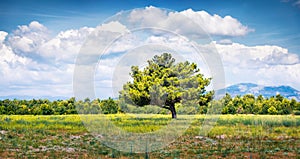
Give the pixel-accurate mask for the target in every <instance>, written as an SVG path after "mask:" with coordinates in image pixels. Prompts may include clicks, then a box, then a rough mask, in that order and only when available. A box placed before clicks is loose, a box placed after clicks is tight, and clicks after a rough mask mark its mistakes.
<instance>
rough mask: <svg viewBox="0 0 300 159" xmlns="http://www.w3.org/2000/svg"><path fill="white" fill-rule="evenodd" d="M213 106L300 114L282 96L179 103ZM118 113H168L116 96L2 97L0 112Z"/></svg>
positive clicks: (181, 108)
mask: <svg viewBox="0 0 300 159" xmlns="http://www.w3.org/2000/svg"><path fill="white" fill-rule="evenodd" d="M212 105H218V106H219V108H221V111H218V112H220V113H222V114H272V115H284V114H295V115H300V102H298V101H296V100H295V99H287V98H284V97H283V96H281V95H279V94H278V95H276V96H273V97H270V98H264V97H263V96H261V95H260V96H258V97H255V96H254V95H251V94H248V95H244V96H235V97H231V96H230V95H229V94H226V95H225V96H224V97H223V98H222V99H220V100H213V101H211V102H210V103H208V104H205V105H201V104H199V105H197V106H190V105H184V104H182V103H178V104H176V109H177V113H178V114H205V113H206V112H207V110H208V109H210V107H211V106H212ZM77 113H80V114H98V113H102V114H115V113H155V114H168V113H170V112H169V111H168V110H166V109H162V108H160V107H153V106H144V107H138V106H134V105H129V104H126V103H124V102H121V101H119V100H114V99H111V98H109V99H105V100H100V99H95V100H90V99H88V98H87V99H85V100H78V101H77V100H76V99H75V98H74V97H72V98H70V99H67V100H55V101H49V100H47V99H32V100H17V99H14V100H9V99H5V100H0V114H7V115H14V114H15V115H64V114H77Z"/></svg>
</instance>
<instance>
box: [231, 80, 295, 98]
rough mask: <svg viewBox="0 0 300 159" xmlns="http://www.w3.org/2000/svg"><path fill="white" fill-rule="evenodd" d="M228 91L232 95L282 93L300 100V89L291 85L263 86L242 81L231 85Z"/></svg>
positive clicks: (266, 95) (268, 95) (269, 95)
mask: <svg viewBox="0 0 300 159" xmlns="http://www.w3.org/2000/svg"><path fill="white" fill-rule="evenodd" d="M226 92H227V93H229V94H230V95H231V96H236V95H245V94H253V95H255V96H258V95H260V94H261V95H263V96H264V97H271V96H275V95H276V94H281V95H282V96H284V97H286V98H289V99H291V98H295V99H296V100H298V101H300V91H298V90H296V89H294V88H292V87H290V86H262V85H257V84H253V83H240V84H235V85H232V86H229V87H227V88H226Z"/></svg>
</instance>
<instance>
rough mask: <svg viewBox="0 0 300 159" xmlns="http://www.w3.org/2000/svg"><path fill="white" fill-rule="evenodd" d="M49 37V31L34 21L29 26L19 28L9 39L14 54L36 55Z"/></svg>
mask: <svg viewBox="0 0 300 159" xmlns="http://www.w3.org/2000/svg"><path fill="white" fill-rule="evenodd" d="M49 37H50V32H49V31H48V29H47V28H46V27H45V26H43V25H42V24H40V23H39V22H37V21H33V22H31V23H30V24H29V25H28V26H27V25H21V26H19V27H18V29H17V30H15V31H14V32H13V34H12V35H10V36H9V37H8V42H9V44H10V46H11V47H12V49H13V50H14V52H16V53H18V54H24V53H35V52H36V50H37V48H38V47H39V46H40V45H42V44H43V43H45V42H46V41H47V40H48V39H49Z"/></svg>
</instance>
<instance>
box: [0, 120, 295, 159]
mask: <svg viewBox="0 0 300 159" xmlns="http://www.w3.org/2000/svg"><path fill="white" fill-rule="evenodd" d="M209 119H218V120H217V122H216V123H214V122H208V123H210V124H213V127H212V129H211V130H210V131H209V132H208V133H207V134H205V135H204V134H202V133H201V132H202V131H201V129H202V128H203V127H202V126H203V123H206V122H207V121H211V120H209ZM172 124H173V125H175V126H176V127H175V128H174V129H172V128H171V127H168V126H170V125H172ZM104 129H105V130H104ZM176 130H178V131H180V130H182V134H178V135H179V137H178V138H177V139H176V140H175V141H174V142H172V143H170V144H168V145H167V146H166V147H164V148H163V149H159V150H155V151H153V152H149V153H148V154H147V155H149V157H150V158H220V157H222V158H250V157H252V158H299V157H300V155H299V154H300V138H299V137H300V116H291V115H287V116H272V115H221V116H205V115H196V116H189V115H182V116H180V115H179V116H178V119H176V120H172V119H171V118H170V115H149V114H148V115H135V114H126V115H125V114H116V115H82V116H78V115H63V116H59V115H58V116H55V115H52V116H31V115H28V116H27V115H24V116H22V115H15V116H14V115H12V116H9V115H2V116H0V158H20V157H21V158H23V157H27V158H42V157H44V156H48V157H50V158H61V157H66V158H132V157H133V158H144V157H145V153H137V154H135V153H130V152H123V151H117V150H114V149H112V148H109V147H107V146H105V145H104V144H103V143H104V142H106V141H105V140H102V139H103V138H106V139H110V138H114V139H115V138H116V139H115V140H114V141H118V140H121V139H118V137H119V136H122V135H124V134H131V136H128V138H127V140H128V143H130V142H131V139H134V135H137V136H138V135H141V136H143V135H144V134H151V133H158V132H160V131H161V132H160V133H161V134H163V133H165V132H167V133H176ZM183 130H184V131H183ZM103 132H104V134H103ZM105 133H106V134H105ZM158 134H159V133H158ZM99 138H102V139H99ZM141 140H143V139H141ZM154 140H156V139H154ZM154 140H153V141H152V142H154ZM157 140H158V139H157ZM163 141H168V140H167V139H164V140H163ZM141 143H142V142H141ZM148 144H149V146H148V147H146V149H147V151H151V150H152V147H151V146H153V145H151V141H149V143H148ZM125 146H127V147H126V149H127V150H128V149H130V148H133V149H135V148H136V147H141V148H142V149H143V148H144V147H143V146H144V145H136V146H134V145H130V144H129V145H125ZM154 146H155V145H154ZM133 151H134V150H133Z"/></svg>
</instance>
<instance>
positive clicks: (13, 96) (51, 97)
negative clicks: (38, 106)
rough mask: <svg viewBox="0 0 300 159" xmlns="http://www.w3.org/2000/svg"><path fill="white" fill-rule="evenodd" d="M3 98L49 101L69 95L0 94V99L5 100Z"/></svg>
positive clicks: (62, 98)
mask: <svg viewBox="0 0 300 159" xmlns="http://www.w3.org/2000/svg"><path fill="white" fill-rule="evenodd" d="M5 99H10V100H13V99H19V100H31V99H48V100H50V101H54V100H59V99H61V100H65V99H70V98H69V97H63V96H26V95H23V96H22V95H9V96H0V100H5Z"/></svg>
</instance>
